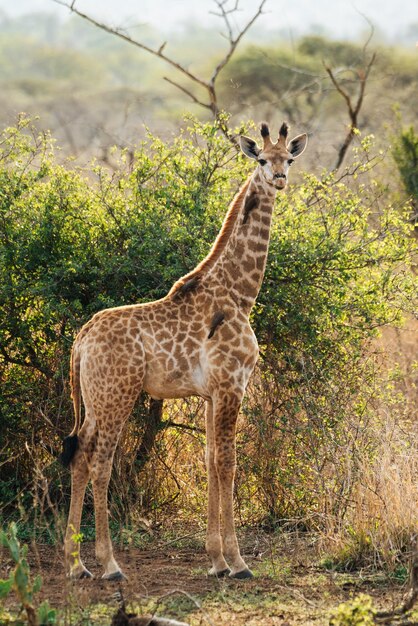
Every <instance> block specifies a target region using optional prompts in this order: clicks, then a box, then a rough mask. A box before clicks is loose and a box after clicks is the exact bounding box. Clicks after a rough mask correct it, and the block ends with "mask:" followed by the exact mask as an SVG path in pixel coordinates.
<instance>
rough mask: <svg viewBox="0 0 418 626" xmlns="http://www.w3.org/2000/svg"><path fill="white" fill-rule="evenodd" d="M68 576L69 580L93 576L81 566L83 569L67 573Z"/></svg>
mask: <svg viewBox="0 0 418 626" xmlns="http://www.w3.org/2000/svg"><path fill="white" fill-rule="evenodd" d="M68 578H70V579H71V580H82V579H83V578H94V576H93V574H92V573H91V572H89V570H88V569H86V568H85V567H83V569H79V570H74V571H73V572H70V573H69V574H68Z"/></svg>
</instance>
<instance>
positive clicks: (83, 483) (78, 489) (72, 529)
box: [64, 450, 92, 578]
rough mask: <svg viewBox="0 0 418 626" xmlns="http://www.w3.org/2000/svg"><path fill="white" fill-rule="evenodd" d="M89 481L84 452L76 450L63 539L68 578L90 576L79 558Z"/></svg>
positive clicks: (72, 464) (72, 465)
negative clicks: (85, 498)
mask: <svg viewBox="0 0 418 626" xmlns="http://www.w3.org/2000/svg"><path fill="white" fill-rule="evenodd" d="M88 481H89V469H88V464H87V459H86V456H85V454H84V453H83V452H82V451H81V450H78V451H77V452H76V456H75V457H74V460H73V462H72V463H71V503H70V511H69V514H68V522H67V530H66V533H65V540H64V555H65V563H66V568H67V571H68V575H69V577H70V578H92V574H91V573H90V572H89V570H88V569H87V568H86V567H85V566H84V565H83V563H82V561H81V559H80V541H78V537H77V536H78V535H79V533H80V524H81V514H82V510H83V501H84V494H85V491H86V487H87V483H88Z"/></svg>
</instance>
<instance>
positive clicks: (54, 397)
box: [0, 119, 416, 528]
mask: <svg viewBox="0 0 418 626" xmlns="http://www.w3.org/2000/svg"><path fill="white" fill-rule="evenodd" d="M217 131H218V129H217V127H216V126H213V125H212V124H199V123H197V122H195V121H193V120H192V121H190V122H189V128H188V129H187V130H185V131H184V132H182V133H180V134H179V135H178V136H177V137H175V138H174V139H173V141H172V142H171V143H164V142H163V141H161V140H159V139H158V138H154V137H152V136H149V137H148V138H147V140H145V141H144V142H143V143H142V144H141V145H140V146H139V147H138V150H137V151H136V152H135V154H134V155H133V159H132V158H131V156H130V155H129V154H128V153H125V152H122V153H118V152H115V154H114V158H115V160H117V161H118V167H117V169H116V170H115V172H113V173H110V172H109V171H107V170H105V169H103V168H100V167H97V166H94V167H93V168H92V169H91V170H76V169H72V168H71V167H70V165H69V164H67V165H66V166H65V167H64V166H62V165H57V163H56V161H55V157H54V154H53V144H52V142H51V139H50V138H49V137H47V136H46V137H45V136H40V137H39V136H38V135H37V133H36V132H35V131H34V129H33V128H32V127H31V125H30V122H29V121H28V120H26V119H22V120H20V122H19V124H18V126H17V127H16V128H11V129H8V130H6V131H5V133H4V135H3V140H2V142H1V144H0V149H1V152H0V180H1V182H2V184H1V187H0V189H1V191H0V277H1V280H0V359H1V360H0V369H1V373H2V375H1V395H0V410H1V411H2V413H3V415H4V417H5V419H3V420H2V423H1V427H0V428H1V432H0V436H1V437H2V442H3V444H2V449H3V452H4V453H5V454H6V458H7V459H8V463H6V464H5V465H4V466H3V467H2V472H4V479H5V482H6V485H7V484H10V481H12V480H14V481H16V483H17V487H18V488H19V489H23V488H24V487H25V486H27V485H32V482H33V478H32V477H33V466H34V464H35V465H36V466H37V467H38V468H41V469H42V472H41V475H42V476H43V478H46V482H47V484H48V493H47V494H46V498H45V501H46V502H47V503H52V505H53V503H54V502H56V501H57V500H59V499H60V498H64V500H66V499H67V493H68V487H67V486H64V488H62V486H61V484H60V474H59V471H58V469H57V466H56V464H55V462H54V456H53V455H54V453H55V452H56V450H57V448H58V446H59V438H60V435H62V434H64V433H66V432H68V430H69V429H70V425H71V424H72V415H71V407H70V402H69V393H68V385H67V382H66V381H67V380H68V355H69V350H70V347H71V343H72V340H73V338H74V335H75V332H76V330H77V328H79V327H80V326H81V324H82V323H83V322H84V321H86V320H87V319H88V318H89V317H91V315H92V314H93V313H94V312H96V311H97V310H99V309H102V308H104V307H109V306H115V305H121V304H126V303H131V302H141V301H146V300H150V299H155V298H159V297H161V296H164V295H165V294H166V293H167V291H168V290H169V289H170V287H171V285H172V283H173V282H174V281H175V280H176V279H177V278H178V277H179V276H181V275H182V274H184V273H186V272H188V271H189V270H190V269H192V268H193V266H194V265H195V264H196V263H197V262H198V261H199V260H200V259H201V258H202V257H203V256H204V255H205V254H206V253H207V251H208V250H209V248H210V245H211V243H212V242H213V240H214V238H215V236H216V233H217V231H218V229H219V227H220V224H221V222H222V219H223V216H224V214H225V210H226V206H227V204H228V201H229V199H230V198H231V197H232V196H233V193H234V192H235V191H236V189H237V188H238V186H239V184H241V182H242V181H243V180H244V178H245V175H246V174H247V172H248V169H247V168H249V167H250V164H248V163H247V162H246V161H245V160H244V159H243V158H241V157H237V156H236V154H235V151H234V149H233V147H231V145H230V144H229V143H228V142H227V140H226V139H225V138H224V137H222V136H221V135H219V134H218V132H217ZM370 150H371V145H370V139H367V138H366V139H364V140H363V143H362V145H361V147H360V149H359V153H358V154H357V155H355V156H354V161H353V162H352V164H351V165H350V167H349V169H348V170H347V171H346V172H345V173H344V174H343V175H342V177H340V178H339V179H338V178H335V176H332V175H324V176H323V177H322V179H318V178H316V177H313V176H310V175H305V176H304V177H301V180H300V181H299V183H298V184H297V185H296V186H294V187H291V188H290V189H289V192H288V193H287V194H286V195H279V197H278V200H277V210H276V213H277V215H276V218H275V222H274V225H273V228H272V233H271V248H270V254H269V261H268V265H267V272H266V276H265V280H264V284H263V288H262V291H261V293H260V296H259V299H258V302H257V305H256V307H255V309H254V312H253V319H252V322H253V326H254V328H255V331H256V334H257V336H258V340H259V343H260V348H261V359H260V363H259V366H258V369H257V371H256V373H255V376H254V377H253V381H252V383H251V386H250V389H249V393H248V396H247V399H246V400H245V403H244V413H245V419H246V425H245V427H244V428H242V430H241V432H240V436H239V442H238V444H239V463H240V468H243V471H240V472H239V473H238V476H237V498H238V502H239V508H240V512H241V515H242V519H245V520H247V521H260V520H264V521H265V522H266V523H268V524H273V525H275V524H277V523H278V522H279V521H280V520H297V521H298V523H302V522H303V524H304V525H305V526H306V527H309V528H320V527H321V526H322V527H323V525H324V520H328V519H332V520H333V521H332V524H333V525H334V526H339V525H341V524H343V520H344V518H345V516H346V513H347V510H348V508H349V507H350V506H351V502H352V500H351V498H352V494H353V488H354V485H355V484H356V483H357V481H358V480H359V472H360V469H359V468H360V465H359V462H358V457H359V450H360V449H364V450H367V454H368V455H369V457H370V459H373V455H374V454H376V448H375V445H374V442H373V439H372V431H371V429H370V424H371V423H372V422H375V421H376V419H377V416H378V413H377V412H376V410H375V405H376V402H377V400H378V396H379V393H378V387H379V383H378V382H377V377H376V361H375V359H373V357H372V354H371V348H370V345H371V343H370V342H371V341H372V340H373V338H374V337H375V336H376V334H377V331H378V328H379V327H382V326H384V325H386V324H389V323H399V322H400V321H401V319H402V315H403V313H404V311H405V310H407V309H408V307H412V306H414V302H416V286H415V285H414V281H413V277H412V274H411V273H410V271H409V264H410V261H411V254H412V249H413V248H412V243H411V239H410V232H411V226H410V224H408V221H407V219H406V215H405V212H404V211H402V210H400V209H395V208H394V207H393V206H391V204H390V201H389V200H388V195H387V191H386V190H385V189H383V188H382V187H381V186H380V185H379V184H378V183H377V182H376V181H374V180H373V179H372V177H371V165H372V162H373V161H372V159H371V157H370ZM200 409H201V403H199V401H187V402H178V403H176V402H174V403H169V404H167V405H166V409H165V411H164V415H163V423H162V425H160V426H159V433H158V436H157V438H156V445H155V451H154V457H153V459H152V460H151V464H152V467H151V470H152V471H151V472H149V473H148V474H146V473H145V472H144V473H142V474H141V475H138V473H137V471H136V466H135V463H134V462H133V461H134V459H135V451H136V450H137V448H138V446H139V444H140V442H141V438H142V434H143V432H144V404H143V403H142V404H141V403H140V405H139V406H138V408H137V409H136V411H135V413H134V416H133V419H132V420H131V422H130V424H129V427H128V428H127V429H126V432H125V434H124V438H123V441H122V445H123V447H124V454H123V455H122V456H121V455H119V456H117V458H116V463H115V472H116V477H117V480H116V481H115V483H114V485H113V489H112V497H111V502H112V507H113V512H114V514H115V513H117V508H118V507H121V506H123V509H124V510H125V511H133V510H135V509H136V508H137V504H136V503H137V502H138V500H139V502H142V505H143V506H148V507H150V508H152V510H155V509H156V508H158V506H163V505H165V504H167V505H168V504H169V505H170V507H173V506H174V505H173V504H172V503H173V501H174V500H176V504H175V506H176V507H177V510H178V511H183V514H187V515H192V509H193V511H197V510H202V509H203V508H204V505H203V498H204V496H203V495H202V494H203V490H202V488H201V485H202V481H203V480H204V478H203V469H202V465H201V464H199V462H198V460H199V458H200V457H201V456H202V442H203V440H202V436H201V434H200V433H199V431H198V430H193V428H195V425H196V420H197V425H198V426H199V416H200V415H201V411H200ZM192 422H194V423H195V425H194V426H193V425H192ZM182 427H183V428H184V427H186V428H187V431H188V432H189V439H188V442H187V443H186V444H185V443H184V438H183V437H180V434H179V433H180V432H181V429H182ZM28 440H30V441H29V442H28ZM167 466H168V467H169V468H170V472H167V471H166V468H167ZM185 468H187V472H188V476H187V480H182V479H180V481H179V477H181V476H182V473H184V471H185ZM122 474H124V475H128V476H129V480H124V481H122V480H121V479H120V476H121V475H122ZM192 476H194V477H195V479H196V483H197V484H198V490H197V492H196V493H194V494H193V497H190V493H191V492H190V490H191V489H192V488H193V487H192V483H193V481H192V480H190V479H191V477H192ZM180 483H182V484H187V485H188V490H185V489H181V488H180ZM121 485H123V489H122V487H121ZM123 490H126V492H123V493H122V491H123ZM25 491H26V493H27V494H28V495H27V497H31V495H32V496H33V495H34V493H33V492H32V494H31V493H30V491H28V489H26V490H25ZM63 494H64V495H63ZM138 494H139V495H138ZM6 495H7V494H6ZM36 502H37V500H36V498H35V503H36ZM256 502H257V504H255V503H256ZM151 503H152V504H151ZM48 506H49V505H48ZM10 508H11V510H12V509H13V503H12V504H11V505H10Z"/></svg>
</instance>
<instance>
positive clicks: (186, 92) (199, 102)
mask: <svg viewBox="0 0 418 626" xmlns="http://www.w3.org/2000/svg"><path fill="white" fill-rule="evenodd" d="M164 80H166V81H167V82H168V83H170V85H173V86H174V87H177V89H180V91H182V92H183V93H185V94H186V96H189V98H191V100H193V102H195V103H196V104H199V105H200V106H201V107H205V109H209V110H212V106H211V105H210V104H207V103H206V102H202V101H201V100H199V99H198V98H196V96H195V95H194V94H193V93H192V92H191V91H189V89H186V87H183V85H179V83H176V82H175V81H174V80H171V78H168V77H167V76H164Z"/></svg>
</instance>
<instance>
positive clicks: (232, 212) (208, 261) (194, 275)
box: [168, 176, 251, 296]
mask: <svg viewBox="0 0 418 626" xmlns="http://www.w3.org/2000/svg"><path fill="white" fill-rule="evenodd" d="M250 181H251V176H249V177H248V178H247V180H246V181H245V183H244V184H243V185H242V187H241V188H240V190H239V191H238V193H237V194H236V195H235V197H234V199H233V200H232V202H231V204H230V205H229V208H228V211H227V213H226V215H225V218H224V221H223V223H222V227H221V230H220V231H219V233H218V236H217V237H216V239H215V242H214V244H213V246H212V248H211V249H210V252H209V254H208V255H207V256H206V257H205V258H204V259H203V261H201V262H200V263H199V264H198V265H197V266H196V267H195V268H194V269H193V270H192V271H191V272H189V273H188V274H185V276H182V277H181V278H180V279H179V280H178V281H177V282H175V283H174V285H173V286H172V288H171V289H170V291H169V292H168V295H169V296H174V295H176V294H177V293H178V292H179V290H181V289H182V287H184V285H185V283H189V284H191V282H190V281H192V280H193V287H194V288H195V287H197V285H198V283H199V280H200V279H201V278H202V277H203V275H205V274H207V272H208V271H209V270H210V269H212V267H213V266H214V265H215V263H216V261H217V260H218V259H219V257H220V255H221V253H222V252H223V250H224V249H225V246H226V244H227V243H228V240H229V238H230V236H231V233H232V229H233V228H234V225H235V223H236V221H237V218H238V215H239V214H240V212H241V208H242V204H243V201H244V197H245V194H246V193H247V189H248V187H249V184H250ZM186 291H189V289H187V290H186ZM179 295H180V294H179Z"/></svg>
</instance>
